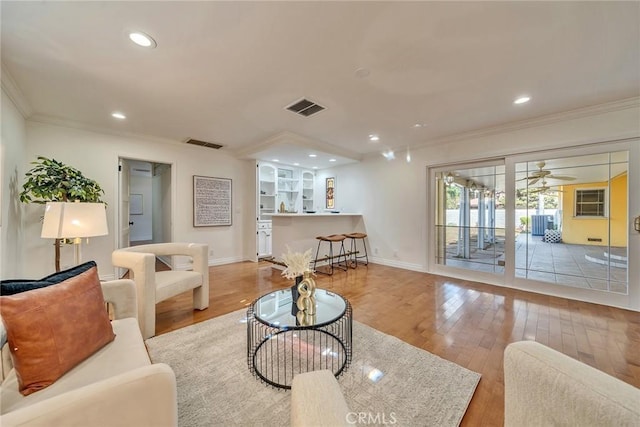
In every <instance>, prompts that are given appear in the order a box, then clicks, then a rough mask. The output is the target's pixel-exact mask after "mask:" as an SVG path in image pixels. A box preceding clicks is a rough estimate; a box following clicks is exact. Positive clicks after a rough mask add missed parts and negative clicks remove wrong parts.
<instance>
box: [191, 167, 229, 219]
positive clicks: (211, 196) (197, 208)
mask: <svg viewBox="0 0 640 427" xmlns="http://www.w3.org/2000/svg"><path fill="white" fill-rule="evenodd" d="M231 206H232V200H231V179H230V178H214V177H209V176H198V175H194V176H193V226H194V227H218V226H225V225H231V222H232V221H231Z"/></svg>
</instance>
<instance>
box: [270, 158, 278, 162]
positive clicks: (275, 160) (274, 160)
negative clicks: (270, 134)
mask: <svg viewBox="0 0 640 427" xmlns="http://www.w3.org/2000/svg"><path fill="white" fill-rule="evenodd" d="M271 161H272V162H279V161H280V160H278V159H273V160H271Z"/></svg>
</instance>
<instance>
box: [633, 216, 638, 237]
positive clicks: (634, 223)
mask: <svg viewBox="0 0 640 427" xmlns="http://www.w3.org/2000/svg"><path fill="white" fill-rule="evenodd" d="M633 228H635V230H636V231H637V232H638V233H640V216H637V217H636V219H634V220H633Z"/></svg>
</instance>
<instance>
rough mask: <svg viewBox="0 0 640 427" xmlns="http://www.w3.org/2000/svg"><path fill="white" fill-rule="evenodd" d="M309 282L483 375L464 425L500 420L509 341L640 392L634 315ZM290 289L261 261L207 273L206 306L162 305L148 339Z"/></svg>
mask: <svg viewBox="0 0 640 427" xmlns="http://www.w3.org/2000/svg"><path fill="white" fill-rule="evenodd" d="M316 282H317V284H318V287H320V288H324V289H330V290H332V291H335V292H338V293H340V294H341V295H343V296H344V297H346V298H347V299H349V301H351V304H352V305H353V313H354V314H353V316H354V319H355V320H357V321H359V322H362V323H365V324H367V325H369V326H371V327H373V328H375V329H378V330H380V331H382V332H385V333H387V334H391V335H394V336H396V337H398V338H400V339H401V340H403V341H406V342H408V343H410V344H412V345H414V346H417V347H420V348H422V349H424V350H427V351H429V352H431V353H433V354H437V355H438V356H440V357H443V358H445V359H447V360H450V361H452V362H455V363H457V364H459V365H461V366H464V367H466V368H468V369H471V370H473V371H476V372H479V373H480V374H482V379H481V380H480V384H479V385H478V388H477V389H476V392H475V394H474V396H473V399H472V401H471V404H470V405H469V409H468V410H467V413H466V414H465V417H464V419H463V422H462V425H465V426H470V425H473V426H476V425H488V426H500V425H502V424H503V416H504V381H503V369H502V362H503V352H504V349H505V347H506V345H507V344H509V343H511V342H514V341H521V340H535V341H538V342H540V343H542V344H545V345H548V346H550V347H552V348H554V349H556V350H559V351H561V352H563V353H565V354H567V355H569V356H571V357H573V358H575V359H578V360H581V361H583V362H585V363H587V364H589V365H591V366H594V367H596V368H598V369H600V370H602V371H604V372H607V373H608V374H610V375H613V376H615V377H617V378H619V379H621V380H622V381H625V382H627V383H629V384H632V385H634V386H635V387H640V313H636V312H632V311H627V310H621V309H616V308H611V307H606V306H602V305H596V304H589V303H583V302H576V301H571V300H567V299H564V298H556V297H551V296H544V295H538V294H533V293H528V292H523V291H517V290H513V289H507V288H500V287H496V286H491V285H485V284H481V283H475V282H469V281H464V280H458V279H452V278H448V277H443V276H436V275H432V274H426V273H418V272H413V271H407V270H402V269H397V268H392V267H386V266H381V265H376V264H369V266H360V267H358V268H357V269H355V270H353V269H350V270H349V271H348V272H346V273H345V272H344V271H337V272H336V273H335V274H334V275H333V276H332V277H329V276H324V275H318V276H317V277H316ZM290 285H291V283H290V281H288V280H286V279H284V278H282V277H281V276H280V274H279V271H277V270H274V269H272V268H271V264H269V263H266V262H260V263H251V262H243V263H237V264H229V265H223V266H217V267H211V269H210V301H211V302H210V306H209V308H208V309H207V310H203V311H193V310H192V308H191V303H192V302H191V301H192V300H191V295H190V293H186V294H183V295H180V296H178V297H176V298H173V299H171V300H168V301H164V302H162V303H160V304H159V305H158V307H157V326H156V328H157V329H156V330H157V333H158V334H162V333H166V332H168V331H171V330H174V329H178V328H181V327H184V326H187V325H191V324H193V323H197V322H201V321H203V320H206V319H209V318H212V317H216V316H220V315H222V314H226V313H229V312H232V311H235V310H238V309H241V308H245V307H246V306H247V305H248V304H250V303H251V302H252V301H253V300H254V299H255V298H257V297H259V296H260V295H262V294H265V293H267V292H269V291H271V290H275V289H283V288H286V287H288V286H290Z"/></svg>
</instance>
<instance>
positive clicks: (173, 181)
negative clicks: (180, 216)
mask: <svg viewBox="0 0 640 427" xmlns="http://www.w3.org/2000/svg"><path fill="white" fill-rule="evenodd" d="M121 159H124V160H134V161H139V162H148V163H152V164H154V163H162V164H166V165H169V166H170V167H171V184H170V185H171V191H170V194H171V202H170V204H171V212H170V214H169V216H168V218H166V217H167V215H163V217H164V218H165V221H169V230H170V231H169V236H165V240H167V239H168V241H170V242H172V241H174V234H175V230H174V215H175V212H176V206H177V203H176V198H177V190H176V189H177V172H176V164H175V162H173V161H169V160H163V159H153V158H148V157H144V158H143V157H139V156H136V155H127V154H117V155H116V160H115V165H116V166H115V168H114V169H115V174H116V179H115V183H116V185H115V187H116V188H115V191H116V203H117V207H116V209H114V212H113V220H114V222H113V223H114V224H115V229H116V230H118V232H117V233H113V235H114V248H116V249H119V248H120V230H121V228H122V224H121V221H120V206H121V194H120V171H119V169H118V168H119V165H120V160H121ZM114 270H115V277H116V278H120V277H121V276H120V275H119V274H120V271H119V270H120V269H118V268H116V267H114Z"/></svg>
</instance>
